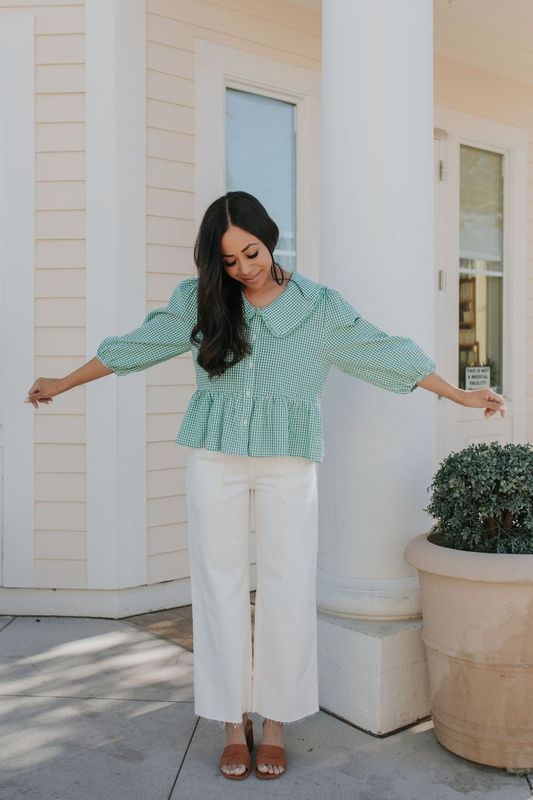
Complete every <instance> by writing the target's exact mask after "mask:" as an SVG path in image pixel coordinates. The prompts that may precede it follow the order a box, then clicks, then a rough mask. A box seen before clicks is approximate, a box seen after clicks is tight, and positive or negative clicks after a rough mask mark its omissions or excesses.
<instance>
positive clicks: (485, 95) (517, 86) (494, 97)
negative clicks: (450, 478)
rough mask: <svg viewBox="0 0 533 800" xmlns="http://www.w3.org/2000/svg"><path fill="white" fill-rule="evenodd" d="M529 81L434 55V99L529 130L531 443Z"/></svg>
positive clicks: (530, 320)
mask: <svg viewBox="0 0 533 800" xmlns="http://www.w3.org/2000/svg"><path fill="white" fill-rule="evenodd" d="M532 92H533V87H532V86H531V84H526V83H519V82H517V81H512V80H510V79H509V78H506V77H502V76H500V75H496V74H494V73H489V72H486V71H484V70H481V69H476V68H475V67H473V66H470V65H468V64H462V63H458V62H456V61H451V60H450V59H447V58H441V57H436V59H435V102H436V103H437V104H439V105H443V106H447V107H449V108H454V109H456V110H458V111H463V112H465V113H470V114H475V115H477V116H480V117H487V119H491V120H496V121H498V122H505V123H508V124H510V125H518V126H520V127H523V128H527V129H528V131H529V143H530V144H529V147H528V231H527V242H528V247H527V263H528V267H527V269H528V280H527V343H526V347H527V401H526V441H528V442H531V443H533V148H532V147H531V143H532V142H533V104H532V103H531V95H532Z"/></svg>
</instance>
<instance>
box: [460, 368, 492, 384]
mask: <svg viewBox="0 0 533 800" xmlns="http://www.w3.org/2000/svg"><path fill="white" fill-rule="evenodd" d="M465 388H466V389H467V390H468V389H485V388H487V389H490V367H465Z"/></svg>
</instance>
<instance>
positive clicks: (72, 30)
mask: <svg viewBox="0 0 533 800" xmlns="http://www.w3.org/2000/svg"><path fill="white" fill-rule="evenodd" d="M16 13H20V14H24V15H28V14H31V15H33V16H34V29H35V60H36V68H35V114H36V124H35V150H36V153H35V169H36V175H35V180H36V183H35V237H36V239H35V298H34V300H32V298H28V302H34V303H35V326H36V327H35V356H36V357H35V376H38V375H46V376H61V375H65V374H66V373H68V372H71V371H72V370H74V369H77V368H78V367H79V366H81V365H82V364H83V363H84V361H85V360H86V354H85V164H84V161H85V87H84V83H85V74H84V71H85V63H84V62H85V56H84V38H83V31H84V7H83V3H79V2H78V3H65V2H61V0H60V1H59V2H58V0H55V2H54V3H53V4H52V3H50V4H49V3H44V2H36V3H34V4H28V3H15V2H10V3H7V2H2V3H0V24H1V15H3V14H9V15H11V14H16ZM27 388H29V386H28V387H27ZM30 410H31V412H32V413H34V410H33V409H32V408H31V409H30ZM34 424H35V470H36V471H35V532H34V558H35V561H34V564H35V573H34V586H35V587H38V588H49V587H57V588H69V589H78V588H84V587H85V586H86V570H85V560H86V508H85V501H86V495H85V442H86V438H85V392H84V388H83V387H79V388H78V389H76V390H74V391H72V392H66V393H64V394H62V395H58V396H57V397H55V398H54V400H53V403H51V404H50V405H48V406H43V407H41V408H40V409H39V412H37V411H35V422H34Z"/></svg>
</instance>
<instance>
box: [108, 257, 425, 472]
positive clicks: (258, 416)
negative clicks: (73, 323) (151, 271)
mask: <svg viewBox="0 0 533 800" xmlns="http://www.w3.org/2000/svg"><path fill="white" fill-rule="evenodd" d="M197 290H198V278H197V277H191V278H185V279H184V280H182V281H180V282H179V283H178V284H177V286H176V287H175V289H174V291H173V292H172V295H171V297H170V300H169V301H168V304H167V305H166V306H164V307H162V308H154V309H152V310H151V311H150V312H149V313H148V314H147V315H146V318H145V320H144V322H143V323H142V325H141V326H140V327H138V328H136V329H135V330H133V331H130V332H129V333H125V334H124V335H122V336H107V337H106V338H105V339H103V340H102V342H101V343H100V345H99V347H98V350H97V352H96V355H97V356H98V358H99V359H100V361H102V362H103V363H104V364H105V365H106V366H107V367H109V368H110V369H112V370H113V371H114V372H115V373H116V374H117V375H127V374H129V373H130V372H138V371H139V370H143V369H146V368H147V367H150V366H152V365H153V364H158V363H160V362H161V361H166V360H167V359H169V358H173V357H174V356H179V355H181V354H182V353H185V352H186V351H188V350H191V351H192V356H193V361H194V367H195V372H196V385H197V388H196V391H195V392H194V393H193V395H192V397H191V399H190V401H189V404H188V407H187V409H186V411H185V414H184V416H183V420H182V423H181V426H180V428H179V431H178V435H177V437H176V439H175V441H176V442H178V444H184V445H188V446H190V447H205V448H207V449H208V450H222V451H223V452H225V453H235V454H240V455H250V456H272V455H294V456H301V457H304V458H308V459H311V460H313V461H322V460H323V457H324V441H323V430H322V417H321V411H320V396H321V394H322V391H323V388H324V384H325V379H326V375H327V373H328V371H329V369H330V367H331V366H335V367H337V368H338V369H339V370H341V371H342V372H345V373H347V374H348V375H353V376H354V377H356V378H360V379H361V380H364V381H367V382H368V383H372V384H374V385H375V386H379V387H381V388H382V389H387V390H388V391H391V392H398V393H399V394H407V393H408V392H412V391H413V390H414V389H415V388H416V385H417V383H418V381H420V380H422V378H424V377H425V376H426V375H428V374H430V373H431V372H435V370H436V365H435V362H434V361H433V360H432V359H431V358H430V357H429V356H428V355H426V353H425V352H424V351H423V350H422V349H421V348H420V347H419V346H418V345H417V344H416V343H415V342H414V341H413V340H412V339H408V338H406V337H404V336H390V335H388V334H387V333H385V332H384V331H382V330H380V329H379V328H377V327H376V326H375V325H372V324H371V323H370V322H368V321H367V320H366V319H363V317H362V316H361V315H360V314H359V313H358V312H357V311H356V310H355V309H354V308H353V307H352V306H351V305H350V303H349V302H348V301H347V300H346V299H345V298H344V297H343V296H342V295H341V294H340V292H338V291H337V290H336V289H332V288H330V287H329V286H326V285H324V284H320V283H316V282H315V281H312V280H311V279H310V278H307V277H305V276H303V275H302V274H300V273H299V272H293V273H292V274H291V279H290V280H289V282H288V283H287V285H286V286H285V289H284V290H283V291H282V292H281V294H279V295H277V297H276V298H275V299H274V300H273V301H272V302H271V303H269V304H268V305H266V306H263V307H262V308H259V307H256V306H254V305H253V304H252V303H250V301H249V300H248V299H247V298H246V297H245V295H244V293H243V294H242V302H243V307H244V315H245V320H246V323H247V330H248V335H249V341H250V344H251V346H252V353H251V355H249V356H246V357H245V358H244V359H243V360H242V361H240V362H239V363H238V364H236V365H235V366H233V367H230V368H229V369H227V370H226V372H225V373H224V374H223V375H221V376H218V377H216V378H213V379H212V380H211V379H210V378H209V375H208V373H207V372H206V371H205V370H204V369H202V368H201V367H200V366H199V365H198V363H197V354H198V347H199V346H198V345H196V344H195V343H192V342H191V341H190V334H191V331H192V328H193V327H194V325H195V324H196V307H197Z"/></svg>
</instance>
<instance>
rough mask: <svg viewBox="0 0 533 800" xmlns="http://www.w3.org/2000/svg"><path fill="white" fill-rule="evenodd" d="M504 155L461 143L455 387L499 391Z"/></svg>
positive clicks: (501, 355)
mask: <svg viewBox="0 0 533 800" xmlns="http://www.w3.org/2000/svg"><path fill="white" fill-rule="evenodd" d="M502 168H503V156H502V155H501V154H500V153H492V152H490V151H488V150H481V149H479V148H476V147H470V146H468V145H461V159H460V234H459V386H460V387H461V388H462V389H474V388H478V387H479V388H481V387H485V386H490V387H491V388H492V389H493V391H495V392H498V393H502V391H503V387H502V360H503V274H504V270H503V175H502Z"/></svg>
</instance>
